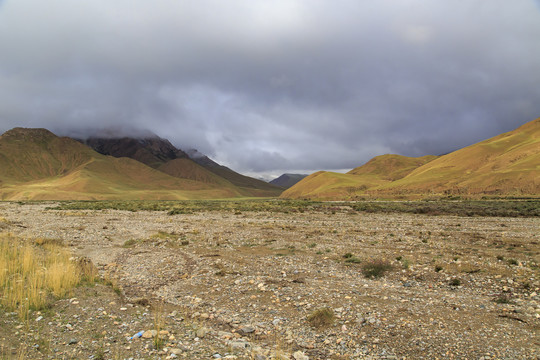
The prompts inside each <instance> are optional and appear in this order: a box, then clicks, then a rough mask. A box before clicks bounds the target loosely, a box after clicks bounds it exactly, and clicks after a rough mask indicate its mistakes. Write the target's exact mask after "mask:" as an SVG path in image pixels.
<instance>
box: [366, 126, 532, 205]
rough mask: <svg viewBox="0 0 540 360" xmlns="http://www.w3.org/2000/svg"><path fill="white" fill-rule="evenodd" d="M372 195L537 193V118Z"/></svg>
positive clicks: (449, 155)
mask: <svg viewBox="0 0 540 360" xmlns="http://www.w3.org/2000/svg"><path fill="white" fill-rule="evenodd" d="M373 193H375V194H425V193H435V194H459V195H477V194H496V195H538V194H540V119H536V120H534V121H531V122H529V123H527V124H525V125H523V126H521V127H519V128H518V129H516V130H513V131H510V132H508V133H504V134H501V135H498V136H496V137H493V138H491V139H488V140H485V141H482V142H479V143H477V144H474V145H471V146H468V147H465V148H463V149H460V150H457V151H455V152H452V153H450V154H447V155H444V156H441V157H440V158H438V159H436V160H433V161H432V162H429V163H427V164H426V165H424V166H421V167H418V168H417V169H415V170H414V171H412V172H411V173H410V174H409V175H407V176H406V177H404V178H402V179H400V180H398V181H395V182H393V183H391V184H386V185H384V186H380V187H378V188H377V189H373Z"/></svg>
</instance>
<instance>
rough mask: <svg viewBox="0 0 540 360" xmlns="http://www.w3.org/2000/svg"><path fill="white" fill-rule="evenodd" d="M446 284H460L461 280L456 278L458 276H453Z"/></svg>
mask: <svg viewBox="0 0 540 360" xmlns="http://www.w3.org/2000/svg"><path fill="white" fill-rule="evenodd" d="M448 285H450V286H460V285H461V280H460V279H458V278H453V279H452V280H450V282H449V283H448Z"/></svg>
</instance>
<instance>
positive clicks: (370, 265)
mask: <svg viewBox="0 0 540 360" xmlns="http://www.w3.org/2000/svg"><path fill="white" fill-rule="evenodd" d="M390 270H392V264H390V262H388V261H386V260H371V261H369V262H367V263H366V264H364V266H363V267H362V273H363V274H364V276H365V277H367V278H379V277H382V276H384V274H385V273H387V272H388V271H390Z"/></svg>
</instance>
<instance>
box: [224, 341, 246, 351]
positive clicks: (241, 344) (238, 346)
mask: <svg viewBox="0 0 540 360" xmlns="http://www.w3.org/2000/svg"><path fill="white" fill-rule="evenodd" d="M229 346H230V347H231V349H232V350H245V349H247V348H249V347H250V344H249V343H248V342H247V341H241V340H236V341H230V342H229Z"/></svg>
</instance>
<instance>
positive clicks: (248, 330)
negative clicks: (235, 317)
mask: <svg viewBox="0 0 540 360" xmlns="http://www.w3.org/2000/svg"><path fill="white" fill-rule="evenodd" d="M239 330H240V332H242V333H243V334H252V333H254V332H255V328H254V327H253V326H249V325H244V326H241V327H240V329H239Z"/></svg>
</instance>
